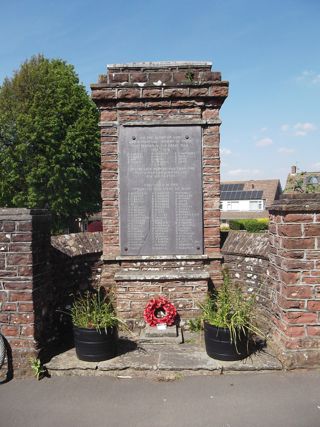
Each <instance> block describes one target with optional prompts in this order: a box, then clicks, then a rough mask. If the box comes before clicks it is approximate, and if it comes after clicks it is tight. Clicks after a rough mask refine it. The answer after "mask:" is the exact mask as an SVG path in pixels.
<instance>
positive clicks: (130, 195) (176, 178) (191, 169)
mask: <svg viewBox="0 0 320 427" xmlns="http://www.w3.org/2000/svg"><path fill="white" fill-rule="evenodd" d="M201 151H202V150H201V128H200V126H170V127H163V126H159V127H145V126H143V127H142V126H141V127H123V128H121V130H120V138H119V168H120V242H121V254H122V255H185V254H190V255H192V254H201V253H202V252H203V222H202V176H201V174H202V167H201V166H202V165H201Z"/></svg>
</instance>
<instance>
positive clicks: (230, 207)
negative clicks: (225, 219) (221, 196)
mask: <svg viewBox="0 0 320 427" xmlns="http://www.w3.org/2000/svg"><path fill="white" fill-rule="evenodd" d="M238 210H239V202H228V203H227V211H238Z"/></svg>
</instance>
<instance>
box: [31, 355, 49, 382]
mask: <svg viewBox="0 0 320 427" xmlns="http://www.w3.org/2000/svg"><path fill="white" fill-rule="evenodd" d="M30 363H31V369H32V370H33V373H34V376H35V377H36V378H37V380H41V378H43V376H44V375H45V373H46V372H47V371H46V368H45V367H44V366H43V365H42V363H41V360H40V359H38V358H36V357H33V358H31V359H30Z"/></svg>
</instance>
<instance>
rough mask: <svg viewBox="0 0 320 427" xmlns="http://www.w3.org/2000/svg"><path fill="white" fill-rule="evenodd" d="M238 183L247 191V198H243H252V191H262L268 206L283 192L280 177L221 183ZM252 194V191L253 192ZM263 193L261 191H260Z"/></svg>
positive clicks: (224, 183)
mask: <svg viewBox="0 0 320 427" xmlns="http://www.w3.org/2000/svg"><path fill="white" fill-rule="evenodd" d="M226 184H238V185H239V188H240V185H241V188H242V191H246V192H247V196H248V197H247V198H244V199H243V200H250V199H251V200H252V197H251V195H250V193H251V192H253V191H255V192H258V191H262V196H261V199H263V200H265V201H266V207H269V206H271V205H272V203H273V201H274V200H276V199H278V198H279V196H280V194H281V191H282V189H281V184H280V180H279V179H259V180H249V181H223V182H221V185H226ZM251 194H252V193H251ZM260 194H261V193H260Z"/></svg>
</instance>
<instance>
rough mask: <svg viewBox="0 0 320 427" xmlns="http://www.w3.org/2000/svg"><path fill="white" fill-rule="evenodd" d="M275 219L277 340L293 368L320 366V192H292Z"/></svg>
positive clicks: (273, 254) (272, 266) (272, 260)
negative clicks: (306, 193) (293, 195)
mask: <svg viewBox="0 0 320 427" xmlns="http://www.w3.org/2000/svg"><path fill="white" fill-rule="evenodd" d="M270 220H271V223H270V227H269V232H270V246H271V248H270V254H269V257H270V274H271V277H272V288H273V289H272V291H273V295H274V299H273V301H272V303H273V311H274V318H273V321H274V324H275V327H276V329H275V340H276V341H277V342H278V343H279V344H280V348H281V349H282V352H283V355H284V358H285V361H286V363H287V365H288V366H293V367H304V366H308V367H310V366H319V365H320V359H319V349H320V195H311V196H308V195H301V196H300V197H298V196H296V197H292V198H289V197H288V196H287V197H286V198H285V199H282V200H280V201H279V202H277V203H276V204H274V205H273V206H272V207H271V210H270Z"/></svg>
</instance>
